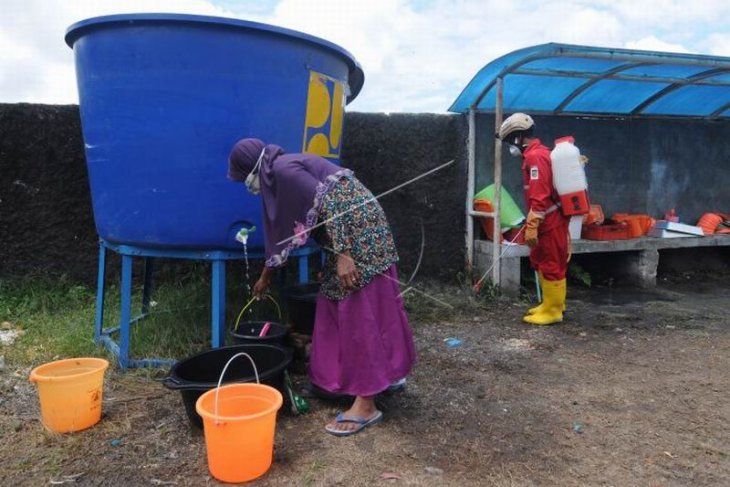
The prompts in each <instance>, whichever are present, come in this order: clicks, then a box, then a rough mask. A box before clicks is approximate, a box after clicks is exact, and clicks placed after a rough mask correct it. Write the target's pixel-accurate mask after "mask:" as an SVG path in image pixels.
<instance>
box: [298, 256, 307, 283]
mask: <svg viewBox="0 0 730 487" xmlns="http://www.w3.org/2000/svg"><path fill="white" fill-rule="evenodd" d="M308 282H309V255H306V254H305V255H302V256H300V257H299V284H306V283H308Z"/></svg>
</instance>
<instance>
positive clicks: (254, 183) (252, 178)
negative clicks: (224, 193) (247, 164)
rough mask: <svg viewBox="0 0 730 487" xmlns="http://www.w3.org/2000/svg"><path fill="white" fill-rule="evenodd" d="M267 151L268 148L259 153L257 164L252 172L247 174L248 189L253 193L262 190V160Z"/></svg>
mask: <svg viewBox="0 0 730 487" xmlns="http://www.w3.org/2000/svg"><path fill="white" fill-rule="evenodd" d="M265 151H266V148H263V149H261V154H259V158H258V160H257V161H256V164H255V165H254V167H253V169H252V170H251V172H250V173H248V176H246V183H245V184H246V189H247V190H248V192H249V193H251V194H259V193H260V192H261V178H260V177H259V173H260V172H261V161H262V160H263V159H264V152H265Z"/></svg>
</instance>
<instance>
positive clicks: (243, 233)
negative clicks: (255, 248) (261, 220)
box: [236, 225, 256, 245]
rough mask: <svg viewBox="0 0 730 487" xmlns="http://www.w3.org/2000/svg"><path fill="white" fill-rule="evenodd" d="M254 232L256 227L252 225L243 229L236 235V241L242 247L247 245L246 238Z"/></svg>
mask: <svg viewBox="0 0 730 487" xmlns="http://www.w3.org/2000/svg"><path fill="white" fill-rule="evenodd" d="M255 231H256V225H252V226H251V227H249V228H246V227H243V228H241V229H240V230H239V231H238V233H237V234H236V241H238V242H241V243H242V244H243V245H246V244H247V243H248V236H249V235H250V234H252V233H253V232H255Z"/></svg>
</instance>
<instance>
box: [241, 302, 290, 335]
mask: <svg viewBox="0 0 730 487" xmlns="http://www.w3.org/2000/svg"><path fill="white" fill-rule="evenodd" d="M264 297H265V298H267V299H269V300H270V301H271V302H272V303H274V306H276V312H277V313H278V314H279V321H281V307H279V303H277V302H276V300H275V299H274V298H273V296H271V294H264ZM254 301H256V296H254V297H252V298H251V299H249V300H248V303H246V305H245V306H244V307H243V308H241V312H240V313H238V318H236V324H235V325H233V331H238V325H239V323H240V322H241V317H243V313H245V312H246V310H247V309H248V307H249V306H251V303H253V302H254Z"/></svg>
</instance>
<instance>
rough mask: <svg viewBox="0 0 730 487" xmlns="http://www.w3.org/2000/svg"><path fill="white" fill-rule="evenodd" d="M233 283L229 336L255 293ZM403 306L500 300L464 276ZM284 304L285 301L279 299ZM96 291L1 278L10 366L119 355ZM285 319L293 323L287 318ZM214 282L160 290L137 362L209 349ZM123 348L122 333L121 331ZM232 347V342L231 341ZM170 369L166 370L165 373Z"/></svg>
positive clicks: (113, 288) (114, 318)
mask: <svg viewBox="0 0 730 487" xmlns="http://www.w3.org/2000/svg"><path fill="white" fill-rule="evenodd" d="M232 281H235V282H230V283H229V286H228V293H227V303H226V333H227V332H228V328H229V327H231V326H232V325H233V323H234V322H235V320H236V317H237V316H238V314H239V312H240V310H241V308H242V307H243V305H244V304H245V303H246V302H248V298H249V294H248V291H247V289H246V287H245V284H244V283H242V282H239V281H240V280H234V279H232ZM404 291H405V293H404V295H403V297H404V301H405V305H406V309H407V311H408V314H409V316H410V318H411V320H414V321H447V320H450V319H454V318H456V317H459V316H466V315H473V314H474V313H476V312H478V311H479V310H481V309H484V307H485V306H486V305H487V304H488V303H490V302H491V301H493V300H494V298H495V296H496V295H497V292H496V289H494V288H492V287H491V286H489V285H485V286H483V287H482V289H481V291H480V292H477V293H475V292H474V290H473V287H472V285H471V281H470V280H469V279H466V278H463V276H462V277H460V278H459V279H458V280H457V283H456V284H455V285H445V284H444V283H441V282H435V281H418V282H414V283H412V285H411V286H409V287H405V288H404ZM275 299H276V300H277V302H278V303H279V305H280V306H282V311H285V310H283V305H284V303H283V302H282V300H281V299H280V298H278V297H276V296H275ZM141 308H142V284H141V282H140V283H135V286H134V287H133V290H132V313H131V316H132V317H133V318H134V317H137V316H139V314H140V312H141ZM95 312H96V289H94V288H91V287H88V286H84V285H81V284H78V283H75V282H72V281H70V280H68V279H63V278H62V279H56V280H52V279H27V280H20V281H18V280H16V281H7V280H0V323H2V322H8V323H10V325H7V324H6V325H5V326H6V327H7V326H10V327H12V328H15V329H19V330H22V331H23V334H22V335H21V336H20V337H18V338H17V339H16V341H15V342H14V343H13V344H12V345H9V346H0V355H4V356H5V359H6V362H8V363H9V364H14V365H19V366H35V365H39V364H41V363H45V362H48V361H51V360H56V359H62V358H69V357H82V356H100V357H106V358H108V359H110V360H111V359H113V356H112V355H111V354H110V353H109V352H108V351H107V350H106V349H105V348H104V347H103V346H100V345H98V344H96V343H95V341H94V320H95ZM276 316H277V311H276V307H275V305H273V304H272V303H271V302H270V301H269V300H262V301H256V302H254V304H253V305H252V306H251V310H250V312H249V311H247V312H246V313H245V315H244V316H243V318H242V322H244V321H249V320H250V321H257V320H263V319H269V320H270V319H272V318H274V319H275V318H276ZM119 317H120V293H119V287H118V286H117V285H114V284H113V285H108V286H107V290H106V296H105V305H104V327H105V328H110V327H114V326H117V324H118V322H119ZM281 321H283V322H286V321H287V320H286V319H282V320H281ZM210 323H211V309H210V283H209V281H208V275H207V273H197V275H190V276H187V277H186V278H184V279H181V280H180V281H178V282H174V283H173V282H165V283H161V284H160V285H159V286H158V287H153V289H152V292H151V306H150V308H149V313H148V314H147V315H146V316H145V317H144V318H142V319H139V320H138V321H137V322H136V323H134V324H132V327H131V337H130V343H131V346H130V357H131V358H169V359H180V358H184V357H187V356H190V355H193V354H195V353H199V352H201V351H204V350H207V349H209V348H210V340H211V329H210ZM112 336H113V338H114V340H116V341H117V342H119V340H120V337H119V333H118V332H117V333H114V334H113V335H112ZM229 342H230V341H229ZM163 369H164V368H163ZM161 371H162V372H166V370H162V369H140V370H138V371H136V372H135V374H138V375H139V374H141V375H144V376H157V375H159V374H160V373H161Z"/></svg>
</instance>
